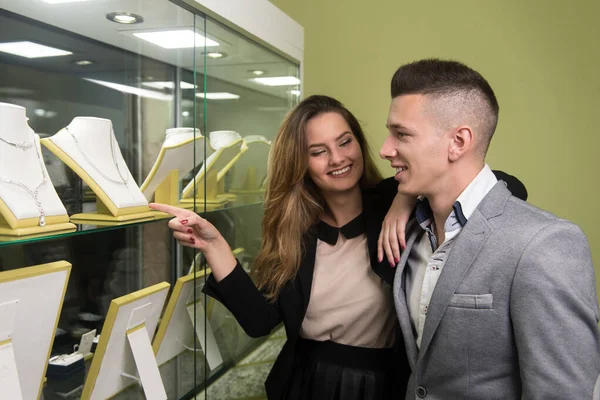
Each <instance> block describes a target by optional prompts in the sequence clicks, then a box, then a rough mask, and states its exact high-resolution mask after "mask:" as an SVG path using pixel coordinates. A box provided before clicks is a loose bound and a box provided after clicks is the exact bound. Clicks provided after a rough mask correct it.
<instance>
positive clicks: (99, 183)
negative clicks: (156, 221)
mask: <svg viewBox="0 0 600 400" xmlns="http://www.w3.org/2000/svg"><path fill="white" fill-rule="evenodd" d="M42 144H43V145H44V146H46V147H47V148H48V149H49V150H50V151H51V152H53V153H54V154H55V155H56V156H57V157H58V158H59V159H60V160H62V161H63V162H64V163H65V164H66V165H68V166H69V167H70V168H71V169H72V170H73V171H74V172H75V173H76V174H77V175H79V177H80V178H81V179H82V180H83V181H84V182H85V183H86V184H87V185H88V186H89V187H90V188H91V189H92V190H93V191H94V193H95V194H96V204H97V211H96V212H93V213H82V214H75V215H72V216H71V221H77V222H91V223H95V224H102V223H121V222H128V221H134V220H145V219H152V218H153V214H152V213H151V212H150V208H149V207H148V202H147V201H146V199H145V198H144V195H143V194H142V192H141V191H140V189H139V187H138V186H137V184H136V183H135V180H134V179H133V176H131V173H130V172H129V169H128V168H127V165H126V164H125V160H124V159H123V155H122V154H121V150H120V149H119V145H118V143H117V139H116V138H115V135H114V132H113V128H112V122H111V121H110V120H108V119H103V118H94V117H76V118H75V119H73V121H71V123H70V124H69V125H68V126H67V127H65V128H64V129H61V130H60V131H59V132H58V133H56V134H55V135H54V136H52V137H50V138H47V139H42Z"/></svg>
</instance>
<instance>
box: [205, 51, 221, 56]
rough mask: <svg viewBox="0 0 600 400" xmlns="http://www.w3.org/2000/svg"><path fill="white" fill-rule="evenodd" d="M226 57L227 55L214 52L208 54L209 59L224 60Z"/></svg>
mask: <svg viewBox="0 0 600 400" xmlns="http://www.w3.org/2000/svg"><path fill="white" fill-rule="evenodd" d="M224 55H225V54H223V53H220V52H218V51H213V52H210V53H206V57H209V58H223V56H224Z"/></svg>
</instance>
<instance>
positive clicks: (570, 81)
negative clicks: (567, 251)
mask: <svg viewBox="0 0 600 400" xmlns="http://www.w3.org/2000/svg"><path fill="white" fill-rule="evenodd" d="M272 2H273V3H274V4H275V5H276V6H277V7H279V8H280V9H281V10H283V11H284V12H285V13H287V14H288V15H289V16H291V17H292V18H293V19H295V20H296V21H298V22H299V23H300V24H302V25H303V26H304V29H305V58H304V61H305V70H304V81H305V85H304V95H305V96H306V95H310V94H314V93H323V94H328V95H331V96H334V97H336V98H338V99H339V100H341V101H342V102H343V103H345V104H346V106H348V107H349V108H350V109H351V110H352V111H353V112H354V113H355V114H356V115H357V117H358V118H359V120H360V121H361V122H362V123H363V125H364V128H365V130H366V132H367V133H368V135H369V137H370V143H371V146H372V148H373V150H374V151H375V154H377V152H378V151H379V148H380V146H381V144H382V143H383V140H384V138H385V135H386V134H387V132H386V129H385V121H386V116H387V111H388V107H389V101H390V99H389V81H390V79H391V77H392V74H393V73H394V71H395V70H396V68H397V67H398V66H400V65H401V64H403V63H406V62H409V61H413V60H416V59H419V58H424V57H440V58H453V59H456V60H460V61H463V62H465V63H467V64H468V65H470V66H471V67H473V68H475V69H476V70H478V71H479V72H481V73H482V74H483V76H484V77H486V79H487V80H488V81H489V82H490V84H491V85H492V87H493V88H494V90H495V92H496V95H497V96H498V100H499V102H500V122H499V126H498V130H497V131H496V135H495V137H494V140H493V141H492V146H491V148H490V152H489V154H488V163H489V164H490V165H491V166H492V168H495V169H502V170H504V171H506V172H509V173H512V174H514V175H516V176H518V177H519V178H520V179H521V180H522V181H523V182H524V183H525V185H526V186H527V189H528V191H529V196H530V197H529V202H531V203H532V204H535V205H536V206H539V207H541V208H544V209H547V210H549V211H552V212H554V213H555V214H557V215H559V216H561V217H564V218H568V219H570V220H572V221H574V222H575V223H577V224H578V225H579V226H580V227H581V228H582V229H583V230H584V232H585V233H586V234H587V236H588V239H589V241H590V245H591V248H592V256H593V259H594V261H595V265H596V277H597V280H598V282H600V279H599V278H600V213H599V210H598V205H597V204H599V201H598V198H599V197H600V189H599V187H598V183H599V182H600V178H598V176H597V175H598V173H599V172H600V135H598V126H597V125H596V123H597V120H598V115H599V114H600V78H599V75H598V71H597V69H598V64H599V63H600V46H598V39H599V38H600V24H599V23H598V21H597V18H598V15H600V2H599V1H597V0H576V1H572V2H565V1H562V0H528V1H516V0H504V1H492V0H456V1H452V2H447V1H441V0H433V1H424V2H408V1H402V0H385V1H384V0H374V1H364V0H362V1H361V0H343V1H342V0H272ZM378 159H379V158H378ZM379 167H380V169H381V171H382V172H383V173H384V175H385V176H390V175H391V170H390V168H389V166H388V165H387V163H385V162H383V160H380V159H379ZM597 287H598V288H599V289H600V283H599V284H597ZM599 293H600V290H599Z"/></svg>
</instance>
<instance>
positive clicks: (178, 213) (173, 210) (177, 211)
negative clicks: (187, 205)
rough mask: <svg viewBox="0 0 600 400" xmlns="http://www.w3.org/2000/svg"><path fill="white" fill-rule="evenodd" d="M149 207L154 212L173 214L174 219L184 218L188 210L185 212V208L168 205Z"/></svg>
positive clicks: (151, 205) (158, 204)
mask: <svg viewBox="0 0 600 400" xmlns="http://www.w3.org/2000/svg"><path fill="white" fill-rule="evenodd" d="M148 206H149V207H150V208H151V209H153V210H156V211H162V212H165V213H167V214H171V215H172V216H174V217H183V216H184V215H185V214H186V213H187V210H184V209H183V208H179V207H173V206H170V205H168V204H162V203H150V204H148Z"/></svg>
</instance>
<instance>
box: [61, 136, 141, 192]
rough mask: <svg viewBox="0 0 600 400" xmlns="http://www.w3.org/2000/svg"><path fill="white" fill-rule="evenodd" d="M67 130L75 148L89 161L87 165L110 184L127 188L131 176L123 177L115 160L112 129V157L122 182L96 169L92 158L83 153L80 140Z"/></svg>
mask: <svg viewBox="0 0 600 400" xmlns="http://www.w3.org/2000/svg"><path fill="white" fill-rule="evenodd" d="M65 130H66V131H67V133H68V134H69V135H71V137H72V138H73V141H74V142H75V146H77V150H78V151H79V152H80V153H81V155H82V156H83V158H85V161H87V163H88V164H89V165H90V166H91V167H92V168H93V169H94V171H96V172H97V173H98V174H100V176H101V177H103V178H104V179H106V180H107V181H109V182H112V183H116V184H119V185H120V184H123V185H125V186H127V182H129V174H125V175H126V176H125V177H124V176H123V174H122V173H121V169H120V168H119V163H118V162H117V159H116V158H115V145H114V140H113V137H114V134H113V132H112V128H111V132H110V155H111V157H112V160H113V162H114V163H115V168H116V169H117V173H118V174H119V177H120V178H121V180H120V181H118V180H116V179H113V178H111V177H109V176H107V175H106V174H104V173H103V172H102V170H100V168H98V167H96V165H94V163H93V162H92V160H90V158H89V157H88V156H87V154H86V153H85V151H83V149H82V148H81V145H80V144H79V140H77V138H76V137H75V135H74V134H73V133H72V132H71V131H70V130H69V128H68V127H66V126H65Z"/></svg>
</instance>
